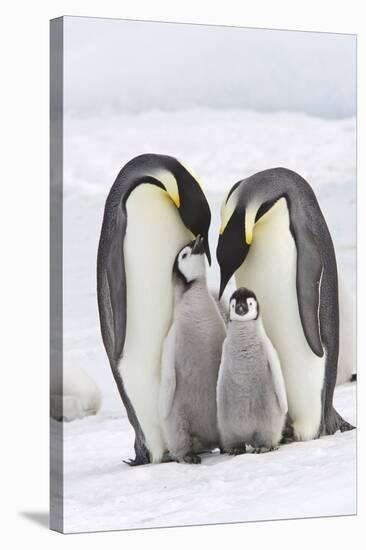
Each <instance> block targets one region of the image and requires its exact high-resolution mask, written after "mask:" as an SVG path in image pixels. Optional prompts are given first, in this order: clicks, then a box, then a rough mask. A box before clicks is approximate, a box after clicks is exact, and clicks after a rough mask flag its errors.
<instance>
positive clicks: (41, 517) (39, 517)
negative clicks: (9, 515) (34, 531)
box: [18, 510, 50, 529]
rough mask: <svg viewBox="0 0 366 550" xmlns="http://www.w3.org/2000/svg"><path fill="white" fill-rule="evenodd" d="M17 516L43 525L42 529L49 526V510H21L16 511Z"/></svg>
mask: <svg viewBox="0 0 366 550" xmlns="http://www.w3.org/2000/svg"><path fill="white" fill-rule="evenodd" d="M18 516H21V517H22V518H24V519H27V520H29V521H31V522H32V523H35V524H36V525H39V526H40V527H43V528H44V529H49V527H50V514H49V512H34V511H26V510H22V511H20V512H18Z"/></svg>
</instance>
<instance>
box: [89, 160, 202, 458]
mask: <svg viewBox="0 0 366 550" xmlns="http://www.w3.org/2000/svg"><path fill="white" fill-rule="evenodd" d="M210 221H211V213H210V208H209V205H208V202H207V200H206V197H205V195H204V193H203V191H202V188H201V187H200V185H199V183H198V181H197V180H196V179H195V177H194V176H193V175H192V174H191V173H190V172H189V171H188V169H187V168H185V167H184V166H183V165H182V164H181V163H180V162H179V161H178V160H176V159H175V158H173V157H169V156H165V155H157V154H144V155H140V156H138V157H135V158H133V159H132V160H131V161H130V162H128V163H127V164H126V165H125V166H124V167H123V168H122V170H121V171H120V173H119V174H118V176H117V179H116V181H115V182H114V184H113V186H112V188H111V190H110V192H109V195H108V198H107V200H106V204H105V209H104V218H103V224H102V229H101V235H100V241H99V248H98V258H97V294H98V306H99V317H100V325H101V332H102V337H103V342H104V346H105V349H106V352H107V355H108V358H109V363H110V366H111V369H112V373H113V376H114V379H115V382H116V384H117V387H118V390H119V393H120V395H121V398H122V401H123V403H124V405H125V408H126V412H127V416H128V419H129V421H130V423H131V425H132V427H133V429H134V431H135V445H134V446H135V455H136V456H135V458H134V459H132V460H130V461H129V462H128V463H129V464H130V465H133V466H134V465H139V464H147V463H149V462H160V461H161V460H162V459H163V457H164V453H165V451H166V445H165V441H164V437H163V432H162V427H161V422H160V416H159V409H158V396H159V387H160V376H161V353H162V345H163V341H164V338H165V337H166V335H167V332H168V330H169V328H170V325H171V322H172V316H173V299H174V292H173V283H172V277H171V272H172V265H173V263H174V259H175V257H176V254H177V252H178V251H179V250H180V249H181V248H182V246H183V245H184V244H185V243H187V242H189V241H190V240H191V239H193V238H194V237H195V236H197V235H201V236H202V239H203V241H202V243H203V249H204V251H205V253H206V255H207V258H208V261H209V262H210V251H209V244H208V230H209V226H210Z"/></svg>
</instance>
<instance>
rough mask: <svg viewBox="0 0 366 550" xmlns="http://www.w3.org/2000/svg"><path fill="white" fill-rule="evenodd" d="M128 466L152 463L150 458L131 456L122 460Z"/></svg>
mask: <svg viewBox="0 0 366 550" xmlns="http://www.w3.org/2000/svg"><path fill="white" fill-rule="evenodd" d="M122 462H124V463H125V464H127V466H143V465H144V464H150V460H146V459H142V458H140V457H138V456H136V458H129V459H128V460H122Z"/></svg>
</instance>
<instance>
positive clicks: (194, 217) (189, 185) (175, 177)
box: [111, 153, 211, 265]
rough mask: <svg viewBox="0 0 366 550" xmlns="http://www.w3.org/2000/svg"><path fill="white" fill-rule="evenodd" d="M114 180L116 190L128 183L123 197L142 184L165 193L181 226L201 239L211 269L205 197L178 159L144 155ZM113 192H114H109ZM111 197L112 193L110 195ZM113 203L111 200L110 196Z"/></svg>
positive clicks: (125, 197)
mask: <svg viewBox="0 0 366 550" xmlns="http://www.w3.org/2000/svg"><path fill="white" fill-rule="evenodd" d="M117 180H119V182H118V184H119V186H122V185H124V184H125V183H124V180H128V181H129V182H130V183H129V185H130V187H129V190H128V192H127V193H125V195H124V200H125V201H126V200H127V198H128V194H129V193H130V192H131V191H132V190H133V189H134V188H135V187H136V186H137V185H140V184H144V183H150V184H153V185H156V186H157V187H159V188H160V189H162V190H163V191H164V192H166V194H167V196H168V197H169V199H170V200H171V201H172V202H173V203H174V205H175V206H176V208H177V210H178V212H179V215H180V217H181V220H182V222H183V224H184V225H185V226H186V227H187V229H189V230H190V231H191V232H192V233H193V235H194V236H195V237H196V236H197V235H201V237H202V238H203V247H204V251H205V253H206V255H207V259H208V262H209V264H210V265H211V254H210V248H209V242H208V232H209V228H210V223H211V212H210V207H209V205H208V202H207V199H206V197H205V194H204V192H203V190H202V188H201V186H200V184H199V183H198V181H197V179H196V178H195V177H194V176H193V175H192V174H191V173H190V172H189V171H188V170H187V168H186V167H184V166H183V165H182V164H181V163H180V162H179V161H178V160H177V159H175V158H174V157H170V156H167V155H156V154H153V153H146V154H143V155H139V156H138V157H135V158H134V159H132V160H131V161H130V162H129V163H127V164H126V166H125V167H124V168H123V169H122V170H121V172H120V174H119V176H118V178H117ZM112 190H113V188H112ZM111 195H113V193H112V192H111ZM111 201H113V196H111Z"/></svg>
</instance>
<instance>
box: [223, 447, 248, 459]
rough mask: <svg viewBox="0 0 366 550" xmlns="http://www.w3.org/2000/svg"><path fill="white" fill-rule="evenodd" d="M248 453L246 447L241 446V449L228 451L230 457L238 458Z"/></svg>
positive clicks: (233, 448)
mask: <svg viewBox="0 0 366 550" xmlns="http://www.w3.org/2000/svg"><path fill="white" fill-rule="evenodd" d="M246 452H247V450H246V448H245V445H240V446H239V447H231V448H230V449H227V453H228V454H229V455H233V456H238V455H243V454H245V453H246Z"/></svg>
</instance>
